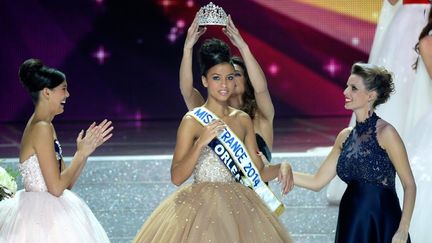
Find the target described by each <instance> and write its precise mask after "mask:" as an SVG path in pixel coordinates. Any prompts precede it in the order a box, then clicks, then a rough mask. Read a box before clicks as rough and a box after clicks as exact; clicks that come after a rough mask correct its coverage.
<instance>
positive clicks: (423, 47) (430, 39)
mask: <svg viewBox="0 0 432 243" xmlns="http://www.w3.org/2000/svg"><path fill="white" fill-rule="evenodd" d="M419 49H420V52H422V53H429V54H430V53H432V36H430V35H428V36H425V37H423V38H422V39H421V40H420V42H419Z"/></svg>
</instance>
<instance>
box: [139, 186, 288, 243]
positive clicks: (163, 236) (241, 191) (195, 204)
mask: <svg viewBox="0 0 432 243" xmlns="http://www.w3.org/2000/svg"><path fill="white" fill-rule="evenodd" d="M133 242H143V243H144V242H145V243H150V242H154V243H159V242H176V243H180V242H185V243H186V242H237V243H240V242H244V243H246V242H247V243H253V242H257V243H258V242H260V243H261V242H271V243H276V242H292V240H291V239H290V237H289V235H288V233H287V232H286V230H285V229H284V226H283V225H282V224H281V223H280V222H279V220H278V219H277V217H276V216H275V215H274V214H272V213H271V212H270V210H269V209H268V208H267V206H266V205H264V204H263V203H262V202H261V199H260V198H259V197H258V196H257V195H256V193H255V192H254V191H253V190H251V189H249V188H247V187H245V186H243V185H241V184H239V183H214V182H201V183H193V184H191V185H188V186H185V187H183V188H181V189H179V190H178V191H177V192H175V193H173V194H172V195H171V196H169V197H168V198H167V199H166V200H165V201H164V202H163V203H162V204H161V205H160V206H159V207H158V208H157V209H156V210H155V211H154V212H153V213H152V215H150V217H149V218H148V219H147V221H146V222H145V223H144V225H143V227H142V228H141V230H140V231H139V232H138V234H137V235H136V237H135V239H134V241H133Z"/></svg>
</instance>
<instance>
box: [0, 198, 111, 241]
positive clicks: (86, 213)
mask: <svg viewBox="0 0 432 243" xmlns="http://www.w3.org/2000/svg"><path fill="white" fill-rule="evenodd" d="M0 242H8V243H15V242H17V243H18V242H19V243H22V242H32V243H58V242H62V243H63V242H64V243H78V242H79V243H82V242H86V243H92V242H94V243H101V242H102V243H103V242H109V239H108V236H107V234H106V233H105V231H104V229H103V228H102V226H101V225H100V223H99V222H98V220H97V219H96V217H95V216H94V215H93V213H92V212H91V210H90V209H89V208H88V206H87V205H86V204H85V202H84V201H83V200H82V199H80V198H79V197H78V196H76V195H75V194H74V193H73V192H71V191H69V190H65V191H64V192H63V195H62V196H60V197H55V196H53V195H51V194H50V193H48V192H25V191H23V190H21V191H18V192H17V194H16V195H15V197H13V198H11V199H6V200H4V201H1V202H0Z"/></svg>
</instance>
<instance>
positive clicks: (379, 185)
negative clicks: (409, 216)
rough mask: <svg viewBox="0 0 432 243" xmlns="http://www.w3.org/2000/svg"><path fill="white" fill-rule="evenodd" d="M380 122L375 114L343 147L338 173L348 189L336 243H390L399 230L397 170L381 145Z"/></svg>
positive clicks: (358, 124)
mask: <svg viewBox="0 0 432 243" xmlns="http://www.w3.org/2000/svg"><path fill="white" fill-rule="evenodd" d="M378 119H380V118H379V117H378V116H377V115H376V114H375V113H373V115H372V116H371V117H369V118H368V119H366V120H365V121H364V122H361V123H357V124H356V126H355V127H354V129H353V130H352V131H351V133H350V134H349V136H348V138H347V139H346V141H345V142H344V144H343V146H342V152H341V154H340V156H339V160H338V163H337V167H336V171H337V174H338V176H339V177H340V178H341V179H342V180H343V181H345V182H346V183H347V185H348V187H347V189H346V191H345V193H344V194H343V196H342V199H341V202H340V206H339V216H338V223H337V228H336V240H335V242H341V243H342V242H343V243H351V242H352V243H354V242H355V243H359V242H364V243H369V242H375V243H388V242H391V240H392V238H393V236H394V234H395V233H396V231H397V229H398V227H399V223H400V219H401V216H402V211H401V208H400V205H399V200H398V197H397V195H396V189H395V176H396V170H395V168H394V166H393V164H392V162H391V161H390V158H389V156H388V154H387V153H386V151H385V150H384V149H383V148H381V146H380V145H379V143H378V140H377V134H376V123H377V120H378ZM408 242H410V240H409V239H408Z"/></svg>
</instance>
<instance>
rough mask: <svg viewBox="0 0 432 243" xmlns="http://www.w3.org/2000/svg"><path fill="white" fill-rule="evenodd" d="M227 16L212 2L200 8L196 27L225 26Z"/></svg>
mask: <svg viewBox="0 0 432 243" xmlns="http://www.w3.org/2000/svg"><path fill="white" fill-rule="evenodd" d="M227 22H228V15H227V14H226V13H225V11H224V10H223V9H222V8H221V7H219V6H216V5H214V4H213V3H212V2H210V3H209V4H207V5H205V6H204V7H201V8H200V10H199V11H198V25H224V26H225V25H226V24H227Z"/></svg>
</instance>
